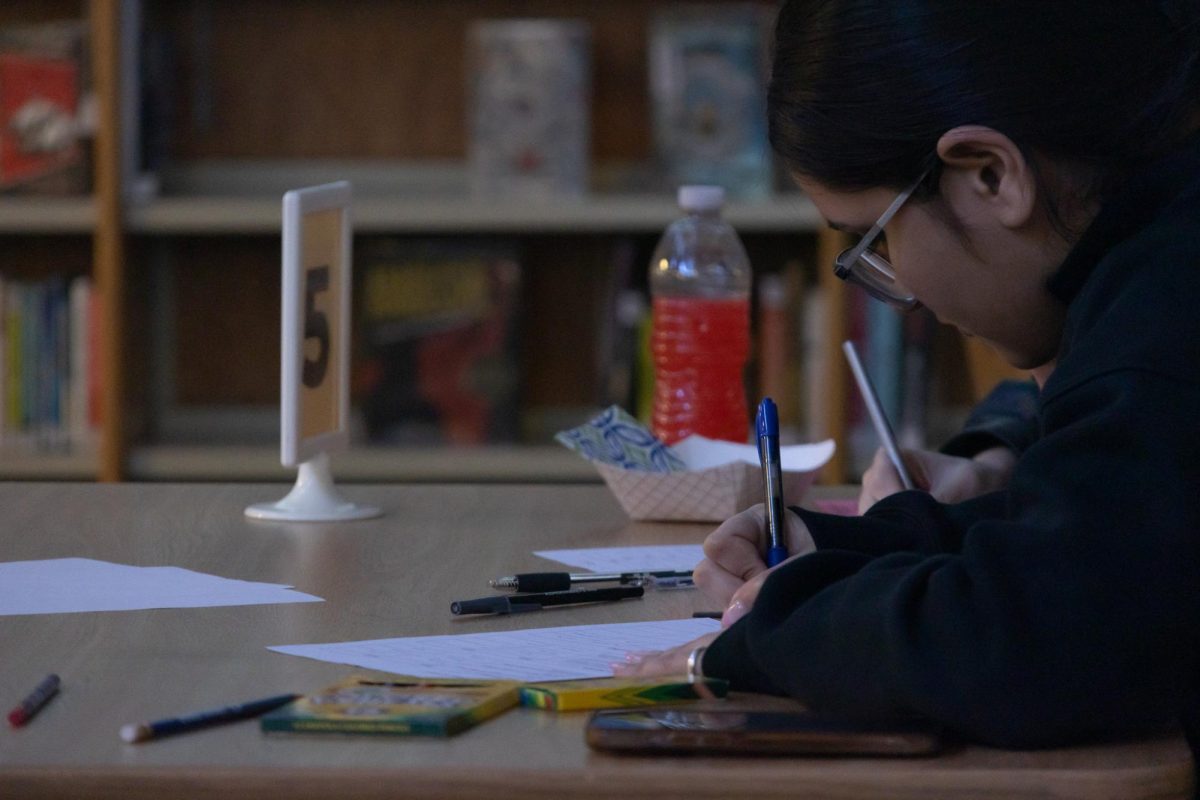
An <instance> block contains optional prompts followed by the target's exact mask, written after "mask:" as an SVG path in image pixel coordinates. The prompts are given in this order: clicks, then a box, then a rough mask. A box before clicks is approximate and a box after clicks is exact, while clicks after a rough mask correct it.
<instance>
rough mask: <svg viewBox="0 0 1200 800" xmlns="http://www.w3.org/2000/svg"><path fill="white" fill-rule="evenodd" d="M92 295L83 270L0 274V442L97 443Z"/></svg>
mask: <svg viewBox="0 0 1200 800" xmlns="http://www.w3.org/2000/svg"><path fill="white" fill-rule="evenodd" d="M95 296H96V291H95V288H94V286H93V283H92V280H91V278H90V277H87V276H79V277H75V278H72V279H70V280H69V281H68V280H67V279H66V278H64V277H52V278H49V279H46V280H41V281H15V280H9V279H5V278H0V360H2V363H3V366H2V367H0V405H2V412H0V444H2V445H3V446H4V447H5V448H6V449H12V450H25V451H29V452H66V451H69V450H79V449H87V448H89V447H91V446H93V445H94V442H95V436H96V431H97V429H98V427H99V408H98V404H97V403H96V400H97V399H98V396H99V386H98V384H99V371H98V363H97V362H96V359H95V354H96V346H95V344H94V340H95V337H96V335H97V333H98V330H97V325H96V324H95V319H94V317H95V313H96V300H95Z"/></svg>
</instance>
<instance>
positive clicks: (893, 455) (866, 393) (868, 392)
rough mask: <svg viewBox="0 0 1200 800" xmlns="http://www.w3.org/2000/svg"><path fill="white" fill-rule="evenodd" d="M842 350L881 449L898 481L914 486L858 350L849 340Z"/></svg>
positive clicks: (907, 486) (843, 344) (909, 486)
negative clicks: (885, 454)
mask: <svg viewBox="0 0 1200 800" xmlns="http://www.w3.org/2000/svg"><path fill="white" fill-rule="evenodd" d="M842 352H844V353H845V354H846V360H847V361H849V362H850V371H851V372H853V373H854V382H855V383H857V384H858V391H859V393H860V394H861V395H862V398H863V402H864V403H866V404H867V413H868V414H870V415H871V422H872V423H874V425H875V433H876V434H878V435H879V440H880V441H881V442H883V449H884V450H885V451H886V452H887V455H888V459H889V460H890V461H891V462H892V466H893V467H895V468H896V472H897V473H898V474H899V475H900V483H901V484H902V485H903V486H904V488H905V489H913V488H915V487H914V486H913V482H912V477H911V476H910V475H909V474H908V469H907V468H905V466H904V459H902V458H901V457H900V449H899V448H898V447H896V437H895V435H893V434H892V426H891V425H890V424H888V420H887V417H885V416H884V415H883V406H881V405H880V404H879V395H877V394H875V386H874V385H873V384H872V383H871V378H870V376H868V375H867V371H866V370H865V369H863V365H862V361H860V360H859V358H858V350H857V349H855V347H854V342H851V341H849V340H847V341H845V342H842Z"/></svg>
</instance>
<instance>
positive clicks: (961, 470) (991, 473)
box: [858, 447, 1017, 514]
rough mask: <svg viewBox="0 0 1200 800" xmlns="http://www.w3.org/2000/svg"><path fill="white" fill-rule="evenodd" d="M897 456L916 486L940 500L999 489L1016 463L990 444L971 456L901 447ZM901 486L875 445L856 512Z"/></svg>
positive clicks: (956, 500)
mask: <svg viewBox="0 0 1200 800" xmlns="http://www.w3.org/2000/svg"><path fill="white" fill-rule="evenodd" d="M900 455H901V457H902V458H903V459H904V464H905V466H907V467H908V471H909V473H910V474H911V475H912V479H913V483H914V484H916V486H917V488H919V489H923V490H925V491H927V492H929V493H930V494H932V495H933V497H934V499H935V500H938V501H940V502H942V503H959V502H962V501H963V500H969V499H971V498H972V497H978V496H979V495H981V494H986V493H988V492H992V491H995V490H997V489H1001V488H1003V487H1004V486H1005V485H1006V484H1007V483H1008V479H1009V476H1010V475H1012V470H1013V466H1014V465H1015V464H1016V463H1017V457H1016V454H1014V453H1013V451H1011V450H1009V449H1008V448H1007V447H993V448H991V449H988V450H984V451H983V452H981V453H979V454H978V455H976V456H975V457H974V458H961V457H959V456H948V455H945V454H943V453H935V452H932V451H929V450H902V451H901V454H900ZM903 489H904V487H903V486H902V485H901V484H900V476H899V475H898V474H897V473H896V468H895V467H893V466H892V462H891V461H890V460H889V459H888V457H887V453H886V452H885V451H884V449H883V448H882V447H881V448H879V449H878V450H876V451H875V459H874V460H873V461H872V462H871V466H870V467H868V468H867V471H866V472H864V473H863V478H862V491H861V492H860V493H859V495H858V513H860V514H862V513H863V512H865V511H866V510H867V509H868V508H870V507H871V506H873V505H875V504H876V503H878V502H879V501H880V500H882V499H883V498H885V497H887V496H889V495H893V494H895V493H896V492H899V491H903Z"/></svg>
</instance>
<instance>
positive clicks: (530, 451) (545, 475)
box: [127, 445, 600, 483]
mask: <svg viewBox="0 0 1200 800" xmlns="http://www.w3.org/2000/svg"><path fill="white" fill-rule="evenodd" d="M331 461H332V466H333V474H334V476H335V478H337V479H338V480H341V481H347V482H371V481H383V482H417V483H447V482H449V483H595V482H598V481H599V480H600V475H599V473H597V472H596V468H595V467H593V466H592V465H591V464H590V463H588V462H587V461H585V460H583V459H582V458H580V457H579V456H577V455H576V454H575V453H572V452H571V451H569V450H567V449H566V448H563V447H557V446H525V447H522V446H489V447H470V448H452V447H428V448H424V447H423V448H400V447H359V448H351V449H350V450H349V451H347V452H345V453H337V454H335V455H333V456H332V458H331ZM127 477H128V478H129V479H131V480H145V481H217V480H219V481H252V480H254V481H256V480H264V481H293V480H295V477H296V471H295V470H294V469H286V468H284V467H282V466H281V465H280V463H279V448H278V447H271V446H233V445H230V446H223V445H215V446H214V445H208V446H205V445H154V446H145V447H134V448H133V449H132V450H131V452H130V454H129V463H128V474H127Z"/></svg>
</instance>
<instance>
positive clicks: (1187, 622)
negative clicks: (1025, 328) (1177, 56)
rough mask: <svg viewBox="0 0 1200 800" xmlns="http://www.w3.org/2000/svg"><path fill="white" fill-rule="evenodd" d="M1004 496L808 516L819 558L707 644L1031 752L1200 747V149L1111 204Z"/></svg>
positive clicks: (776, 584) (1183, 152)
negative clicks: (1166, 729)
mask: <svg viewBox="0 0 1200 800" xmlns="http://www.w3.org/2000/svg"><path fill="white" fill-rule="evenodd" d="M1049 288H1050V290H1051V291H1052V292H1053V293H1054V294H1055V295H1056V296H1058V297H1059V298H1060V299H1061V300H1062V301H1063V302H1064V303H1066V304H1067V305H1068V313H1067V322H1066V327H1065V332H1064V336H1063V341H1062V345H1061V348H1060V352H1059V357H1058V365H1057V367H1056V369H1055V371H1054V373H1053V375H1052V376H1051V377H1050V379H1049V380H1048V381H1047V382H1046V385H1045V387H1044V388H1043V391H1042V392H1041V394H1040V397H1039V398H1038V400H1037V425H1038V435H1037V437H1036V440H1035V441H1033V442H1032V444H1029V446H1028V447H1027V448H1024V449H1023V452H1022V453H1021V455H1020V457H1019V459H1018V462H1017V465H1016V468H1015V471H1014V472H1013V475H1012V478H1011V482H1010V484H1009V486H1008V488H1007V489H1006V490H1004V491H1001V492H996V493H993V494H989V495H985V496H983V497H979V498H976V499H974V500H971V501H968V502H965V503H959V504H953V505H946V504H941V503H938V502H935V501H934V500H933V499H932V498H931V497H930V496H929V495H928V494H925V493H922V492H918V491H907V492H901V493H899V494H896V495H893V496H891V497H888V498H886V499H884V500H883V501H881V502H879V503H878V504H876V505H875V506H874V507H873V508H871V509H870V510H869V511H868V512H867V514H866V515H865V516H862V517H837V516H830V515H825V514H818V513H815V512H810V511H804V510H800V509H797V513H799V514H800V515H801V516H802V517H803V518H804V520H805V522H806V523H807V524H808V527H809V529H810V531H811V532H812V535H813V538H814V540H815V541H816V544H817V551H816V552H815V553H812V554H810V555H808V556H805V557H803V558H800V559H797V560H796V561H794V562H792V563H789V564H788V565H787V566H785V567H782V568H780V569H778V570H777V571H776V573H775V574H773V575H772V576H771V578H770V579H769V580H768V581H767V582H766V583H765V585H764V586H763V588H762V591H761V593H760V594H759V596H758V599H757V601H756V602H755V604H754V607H753V609H752V610H751V611H750V613H748V614H747V615H746V616H745V617H744V618H743V619H741V620H740V621H738V622H737V623H736V624H734V625H733V626H731V627H730V628H729V629H728V630H727V631H725V632H724V633H723V634H722V635H721V636H720V637H718V639H717V640H716V641H715V642H714V643H713V645H712V646H711V647H710V648H709V649H708V651H707V652H706V653H705V655H704V659H703V664H702V668H703V671H704V672H705V673H706V674H708V675H712V676H717V677H723V678H728V679H729V680H731V681H732V686H733V688H735V689H743V690H752V691H763V692H769V693H775V694H787V695H791V696H794V697H796V698H798V699H800V700H802V701H803V702H805V703H806V704H808V705H809V706H811V707H813V708H818V709H827V710H836V711H841V712H848V713H852V714H858V715H866V716H870V717H874V718H883V719H887V718H892V717H907V716H911V715H914V714H915V715H919V716H923V717H927V718H931V719H933V720H936V721H939V722H941V723H942V724H944V725H946V726H947V727H948V728H949V729H950V730H952V731H955V732H957V733H958V734H960V735H962V736H964V737H966V738H968V739H970V740H974V741H977V742H981V743H985V744H990V745H995V746H1001V747H1017V748H1031V747H1044V746H1054V745H1066V744H1073V743H1082V742H1086V741H1095V740H1099V739H1112V738H1118V737H1125V736H1134V735H1138V734H1140V733H1143V732H1146V731H1149V730H1152V729H1157V728H1160V727H1161V726H1163V725H1164V724H1169V723H1170V722H1171V721H1172V720H1181V721H1182V722H1183V724H1184V729H1185V731H1186V732H1187V734H1188V738H1189V741H1190V742H1191V743H1192V749H1193V753H1195V752H1196V750H1197V744H1198V743H1200V702H1198V700H1197V696H1198V690H1200V669H1198V667H1200V140H1196V139H1193V141H1192V142H1191V143H1189V145H1188V146H1186V147H1184V148H1181V149H1180V150H1178V151H1177V152H1176V153H1174V154H1173V155H1172V156H1170V157H1169V158H1167V159H1164V160H1163V161H1161V162H1159V163H1157V164H1155V165H1153V166H1151V167H1149V168H1147V169H1145V170H1143V171H1141V172H1140V173H1139V174H1138V175H1136V176H1135V177H1134V178H1132V179H1131V180H1129V181H1127V182H1126V183H1125V185H1124V188H1123V189H1122V190H1121V191H1119V192H1117V193H1116V194H1114V195H1113V196H1112V197H1111V198H1110V199H1109V200H1107V201H1106V202H1105V203H1104V205H1103V207H1102V209H1101V211H1100V213H1099V214H1098V215H1097V217H1096V218H1095V220H1094V221H1093V222H1092V223H1091V225H1090V226H1089V228H1088V229H1087V231H1086V232H1085V233H1084V235H1083V236H1082V237H1081V238H1080V240H1079V242H1078V243H1077V244H1076V246H1075V247H1073V248H1072V251H1071V253H1070V254H1069V256H1068V258H1067V260H1066V261H1065V262H1064V264H1063V266H1062V267H1061V269H1060V270H1058V272H1057V273H1056V274H1055V276H1054V278H1053V279H1052V281H1051V284H1050V287H1049Z"/></svg>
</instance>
